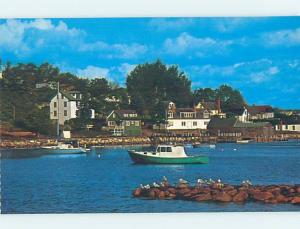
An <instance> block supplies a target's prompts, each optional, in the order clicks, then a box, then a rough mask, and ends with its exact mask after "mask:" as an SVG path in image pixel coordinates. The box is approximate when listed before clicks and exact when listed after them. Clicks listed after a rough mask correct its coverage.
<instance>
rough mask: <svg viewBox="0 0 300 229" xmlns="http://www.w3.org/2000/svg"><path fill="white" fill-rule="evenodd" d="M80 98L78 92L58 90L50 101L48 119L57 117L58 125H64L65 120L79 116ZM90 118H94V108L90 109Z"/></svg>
mask: <svg viewBox="0 0 300 229" xmlns="http://www.w3.org/2000/svg"><path fill="white" fill-rule="evenodd" d="M71 93H72V94H71ZM58 98H59V99H58ZM81 98H82V96H81V94H80V93H79V92H66V91H60V92H59V94H56V95H54V96H53V97H52V99H51V101H50V119H59V123H60V125H64V123H65V121H68V120H70V119H73V118H77V117H79V109H80V100H81ZM58 108H59V109H58ZM90 118H95V110H94V109H90Z"/></svg>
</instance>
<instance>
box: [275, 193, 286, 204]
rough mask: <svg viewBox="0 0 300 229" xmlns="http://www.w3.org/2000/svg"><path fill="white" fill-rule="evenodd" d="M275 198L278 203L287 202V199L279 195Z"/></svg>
mask: <svg viewBox="0 0 300 229" xmlns="http://www.w3.org/2000/svg"><path fill="white" fill-rule="evenodd" d="M275 198H276V200H277V202H278V203H287V202H288V201H289V198H288V197H286V196H284V195H281V194H279V195H277V196H276V197H275Z"/></svg>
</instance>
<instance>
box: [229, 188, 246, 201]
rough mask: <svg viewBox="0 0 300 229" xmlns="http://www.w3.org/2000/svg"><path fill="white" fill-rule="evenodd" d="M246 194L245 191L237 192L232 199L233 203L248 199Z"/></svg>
mask: <svg viewBox="0 0 300 229" xmlns="http://www.w3.org/2000/svg"><path fill="white" fill-rule="evenodd" d="M248 196H249V195H248V193H247V192H245V191H243V190H242V191H239V192H238V193H237V194H236V195H235V196H234V197H233V199H232V200H233V202H245V201H246V200H247V199H248Z"/></svg>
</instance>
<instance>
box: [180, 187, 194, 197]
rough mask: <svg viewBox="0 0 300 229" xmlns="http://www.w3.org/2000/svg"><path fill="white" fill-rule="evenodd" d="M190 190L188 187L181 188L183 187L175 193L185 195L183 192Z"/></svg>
mask: <svg viewBox="0 0 300 229" xmlns="http://www.w3.org/2000/svg"><path fill="white" fill-rule="evenodd" d="M190 191H191V190H190V189H188V188H183V189H179V190H178V191H177V193H178V194H179V195H182V196H183V195H185V194H187V193H189V192H190Z"/></svg>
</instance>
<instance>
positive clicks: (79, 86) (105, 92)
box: [0, 60, 245, 135]
mask: <svg viewBox="0 0 300 229" xmlns="http://www.w3.org/2000/svg"><path fill="white" fill-rule="evenodd" d="M2 75H3V77H2V79H1V80H0V98H1V99H0V106H1V110H0V120H1V121H2V122H7V123H10V124H11V125H13V126H14V127H19V128H23V129H26V130H30V131H34V132H39V133H42V134H47V135H50V134H52V133H55V125H54V124H55V122H53V121H52V120H50V119H49V108H48V107H47V106H43V104H45V103H49V101H50V99H51V98H52V97H53V95H54V94H55V92H56V90H55V89H53V88H50V87H44V88H36V84H37V83H43V82H60V85H61V88H62V89H63V90H77V91H80V92H81V93H82V95H83V100H82V103H81V106H82V109H81V110H82V111H85V110H87V109H90V108H92V109H95V112H96V114H97V115H98V119H101V118H102V119H103V118H104V117H105V116H106V115H107V114H109V113H110V112H111V111H112V110H113V109H135V110H137V111H138V112H139V113H140V114H141V115H142V117H143V119H144V120H147V121H151V122H157V121H161V120H162V119H163V118H164V113H163V111H162V109H161V103H162V102H163V101H167V100H171V101H173V102H175V103H176V104H177V105H178V106H179V107H188V106H193V105H194V104H196V103H197V102H199V101H200V100H206V101H215V100H216V99H217V98H220V99H221V106H222V107H221V108H222V110H224V111H230V110H232V109H233V108H235V109H236V108H238V107H243V105H244V104H245V101H244V99H243V97H242V95H241V93H240V92H239V91H237V90H235V89H233V88H231V87H230V86H226V85H223V86H220V88H218V89H215V90H214V89H211V88H199V89H197V90H194V91H193V90H192V88H191V81H190V80H189V78H188V76H187V75H186V74H185V73H184V72H182V71H180V70H179V68H178V66H175V65H171V66H167V65H166V64H164V63H162V62H161V61H159V60H157V61H156V62H154V63H145V64H140V65H138V66H136V67H135V68H134V70H133V71H131V72H130V73H129V75H128V76H127V80H126V85H125V87H122V86H120V85H118V84H115V83H112V82H109V81H108V80H107V79H105V78H101V76H99V78H95V79H87V78H80V77H77V76H76V75H74V74H71V73H68V72H67V73H66V72H61V71H60V70H59V68H57V67H55V66H53V65H51V64H49V63H43V64H41V65H35V64H33V63H28V64H22V63H19V64H17V65H11V64H10V63H9V62H8V63H6V64H5V66H4V70H3V73H2ZM84 114H85V112H82V115H80V118H78V119H77V120H72V122H70V124H73V127H74V126H77V127H78V126H80V127H81V126H84V124H86V123H88V122H90V120H88V117H87V116H86V115H84Z"/></svg>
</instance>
